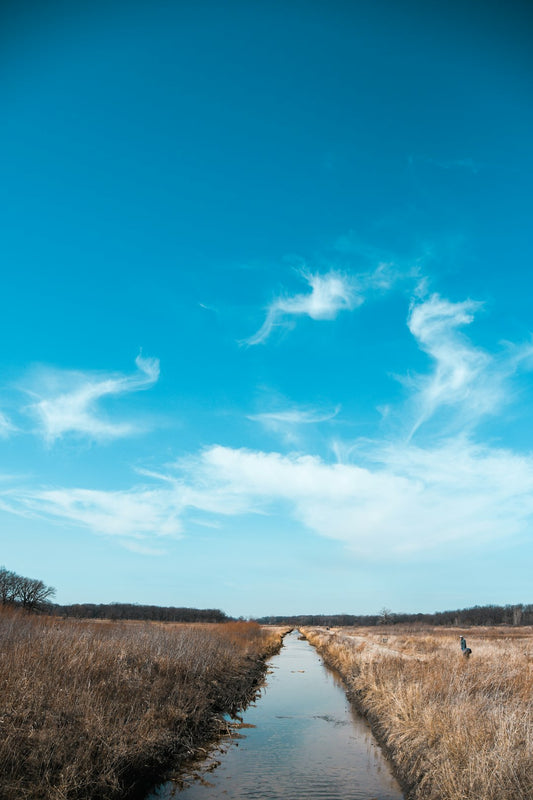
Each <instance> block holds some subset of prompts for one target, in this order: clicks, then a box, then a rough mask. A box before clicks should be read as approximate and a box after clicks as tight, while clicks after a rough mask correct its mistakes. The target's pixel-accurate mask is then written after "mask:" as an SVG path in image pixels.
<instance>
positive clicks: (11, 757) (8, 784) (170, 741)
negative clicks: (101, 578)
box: [0, 610, 280, 800]
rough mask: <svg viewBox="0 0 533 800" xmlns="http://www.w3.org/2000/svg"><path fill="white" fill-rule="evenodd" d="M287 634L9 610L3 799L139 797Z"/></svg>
mask: <svg viewBox="0 0 533 800" xmlns="http://www.w3.org/2000/svg"><path fill="white" fill-rule="evenodd" d="M279 644H280V635H279V631H278V635H275V634H274V633H269V634H267V633H265V632H264V631H262V630H261V629H260V628H259V626H257V625H255V624H253V623H251V624H247V623H235V624H233V623H229V624H227V625H224V624H222V625H220V624H219V625H177V624H160V623H147V622H142V623H131V622H130V623H111V622H98V623H92V622H88V621H86V620H81V621H78V620H76V621H75V620H58V619H54V618H43V617H35V616H31V615H29V614H24V613H20V612H19V613H17V612H13V611H11V612H9V611H5V610H4V611H3V612H2V613H0V689H1V694H0V698H1V699H0V797H1V798H2V800H15V798H16V800H30V799H31V800H87V798H91V800H109V799H110V798H115V797H116V798H118V797H121V798H124V797H128V796H130V795H133V793H134V790H135V787H136V786H137V785H138V783H139V781H144V780H148V779H150V778H151V777H152V778H153V779H154V780H155V779H156V778H157V776H158V774H159V773H160V772H161V771H162V770H163V769H164V768H165V767H166V766H168V765H169V764H170V763H171V762H172V764H173V765H175V764H176V763H179V762H180V761H182V760H183V759H185V758H186V757H187V756H189V755H191V754H192V753H193V752H194V749H195V747H196V746H197V745H198V744H199V743H201V742H202V741H203V740H205V739H206V738H209V737H211V736H213V735H215V734H216V733H217V731H219V730H220V726H221V725H222V713H223V712H230V713H235V712H236V711H237V710H238V708H239V707H241V706H242V705H243V704H244V703H245V702H246V700H247V699H250V697H251V696H252V695H253V693H254V690H255V686H256V682H257V680H258V678H260V676H261V674H262V672H263V670H264V659H265V658H266V657H267V655H269V654H270V653H272V652H274V651H275V650H276V649H277V648H278V647H279Z"/></svg>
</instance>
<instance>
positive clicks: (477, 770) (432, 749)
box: [302, 626, 533, 800]
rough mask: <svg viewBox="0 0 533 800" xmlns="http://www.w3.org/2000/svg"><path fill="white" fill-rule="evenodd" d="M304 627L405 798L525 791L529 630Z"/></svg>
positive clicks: (511, 798) (524, 797) (531, 759)
mask: <svg viewBox="0 0 533 800" xmlns="http://www.w3.org/2000/svg"><path fill="white" fill-rule="evenodd" d="M302 630H303V632H304V633H305V635H306V636H307V638H308V639H309V641H310V642H311V643H312V644H313V645H315V646H316V647H317V649H318V650H319V652H320V653H321V654H322V655H323V657H324V658H325V660H326V661H327V662H328V663H329V664H330V665H331V666H333V667H335V668H336V669H337V670H338V671H339V672H340V673H341V675H342V676H343V678H344V680H345V682H346V685H347V688H348V690H349V693H350V695H351V696H352V698H353V699H354V701H355V702H356V704H357V706H358V707H359V709H360V710H361V711H362V712H363V713H364V714H366V716H367V717H368V718H369V720H370V722H371V724H372V726H373V729H374V731H375V733H376V735H377V737H378V739H379V740H380V741H381V742H382V743H383V745H384V746H385V749H386V750H387V752H388V754H389V755H390V757H391V760H392V762H393V764H394V765H395V767H396V771H397V774H398V776H399V778H400V780H401V781H402V783H403V785H404V787H406V790H407V795H408V796H409V797H410V798H413V800H531V798H533V705H532V696H533V631H532V630H531V628H513V629H509V628H499V629H495V628H491V629H482V628H476V629H471V630H469V631H467V632H464V631H459V630H457V629H454V630H453V631H452V630H450V629H448V630H443V629H429V628H425V629H424V628H422V629H418V630H417V629H415V628H412V629H411V630H409V629H407V630H405V629H404V630H399V629H398V628H397V627H396V626H395V627H394V628H392V627H391V628H390V629H386V628H381V629H379V630H378V629H376V630H374V631H372V632H369V630H368V628H365V629H349V630H342V631H340V630H337V631H329V630H325V629H323V628H322V629H320V628H307V629H302ZM462 632H464V634H465V636H466V637H467V641H468V645H469V647H471V649H472V656H471V657H470V658H469V659H465V658H464V657H463V656H462V654H461V650H460V647H459V634H460V633H462Z"/></svg>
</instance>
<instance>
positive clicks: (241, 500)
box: [18, 437, 533, 558]
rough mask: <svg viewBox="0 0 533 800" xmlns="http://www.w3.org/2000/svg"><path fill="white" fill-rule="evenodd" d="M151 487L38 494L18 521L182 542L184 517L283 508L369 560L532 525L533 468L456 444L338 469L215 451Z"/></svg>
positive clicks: (400, 450)
mask: <svg viewBox="0 0 533 800" xmlns="http://www.w3.org/2000/svg"><path fill="white" fill-rule="evenodd" d="M153 477H154V479H155V480H158V481H160V483H159V486H157V487H156V488H152V489H148V488H147V487H134V488H132V489H131V490H128V491H122V492H103V491H90V490H83V489H60V490H45V491H38V492H27V493H25V495H23V496H19V498H18V503H19V505H20V507H21V510H24V511H25V512H26V513H27V512H28V511H31V512H33V513H36V514H39V515H45V516H48V517H55V518H56V519H61V520H64V521H67V522H70V523H73V524H76V525H81V526H82V527H85V528H89V529H90V530H92V531H95V532H97V533H104V534H108V535H112V536H116V537H119V538H120V539H121V540H124V541H126V542H128V541H129V542H134V543H135V542H136V541H137V540H139V539H141V540H144V539H146V538H154V537H157V538H159V537H160V536H163V535H170V536H177V535H179V534H180V532H182V531H183V532H184V533H185V534H186V533H187V531H188V512H189V511H191V510H193V512H194V517H195V522H194V524H195V525H196V524H198V522H200V521H201V520H202V517H201V516H200V517H199V516H198V515H199V514H201V513H203V514H207V515H208V516H207V517H205V518H204V519H205V520H206V521H207V522H209V519H210V517H212V515H215V517H217V516H218V517H220V515H222V516H233V515H242V514H263V515H265V514H266V515H268V514H273V513H279V511H280V509H283V512H284V513H288V514H289V515H290V516H292V517H293V519H295V520H297V521H298V522H300V523H301V524H302V525H303V526H304V527H305V528H307V529H308V530H309V531H310V532H312V533H314V534H317V535H320V536H324V537H327V538H331V539H336V540H338V541H341V542H343V543H344V544H345V546H346V547H347V548H348V549H350V550H351V551H353V552H354V553H357V554H359V555H361V556H363V557H369V558H386V557H391V558H393V557H398V556H401V555H402V554H413V553H423V552H426V551H431V550H433V549H435V548H442V547H453V548H458V547H459V549H461V548H462V547H463V546H465V545H466V546H471V545H474V546H477V545H479V544H480V543H483V542H487V541H490V540H499V539H506V538H508V537H514V536H517V535H520V534H524V533H525V532H526V531H527V530H528V527H529V526H530V524H531V520H532V518H533V459H532V458H531V457H525V456H517V455H516V454H513V453H512V452H510V451H508V450H504V449H496V448H488V447H481V446H479V445H475V444H473V443H472V442H470V441H469V440H468V439H466V438H464V437H457V438H454V439H449V440H447V441H446V442H444V443H442V444H440V445H439V446H436V447H433V448H420V447H415V446H413V445H407V446H399V445H388V446H379V445H377V444H375V443H366V445H365V446H364V448H363V447H361V448H360V450H359V463H335V464H331V463H327V462H325V461H323V460H322V459H320V458H318V457H316V456H309V455H298V454H294V455H282V454H281V453H276V452H260V451H253V450H246V449H242V448H240V449H233V448H229V447H222V446H214V447H210V448H207V449H206V450H204V451H203V452H201V453H200V454H198V455H197V456H195V457H191V458H189V459H185V460H182V461H180V462H179V463H178V464H176V465H175V467H174V468H173V469H172V470H171V471H170V472H169V473H167V474H153ZM161 479H162V481H163V484H164V485H163V486H161ZM142 546H143V547H145V545H142Z"/></svg>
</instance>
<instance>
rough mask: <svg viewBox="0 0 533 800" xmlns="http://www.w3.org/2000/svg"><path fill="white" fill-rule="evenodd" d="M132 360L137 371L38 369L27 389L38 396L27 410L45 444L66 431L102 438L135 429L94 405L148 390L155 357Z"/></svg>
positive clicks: (153, 379)
mask: <svg viewBox="0 0 533 800" xmlns="http://www.w3.org/2000/svg"><path fill="white" fill-rule="evenodd" d="M135 363H136V365H137V370H138V371H137V373H134V374H132V375H117V374H112V375H103V376H102V375H100V374H94V373H84V372H70V371H60V370H55V369H44V370H40V371H39V373H38V375H37V380H36V382H37V383H38V386H37V388H34V389H33V390H32V391H31V394H33V395H34V396H36V397H38V398H39V399H38V400H37V402H35V403H32V404H31V405H30V406H29V407H28V409H27V410H28V411H29V412H30V413H31V414H32V415H33V416H34V417H35V418H36V420H37V424H38V432H39V433H41V435H42V436H43V438H44V439H45V440H46V441H47V442H48V443H52V442H54V441H55V440H56V439H59V438H61V437H63V436H65V435H66V434H74V435H78V436H86V437H89V438H91V439H94V440H105V439H116V438H120V437H123V436H129V435H131V434H133V433H136V432H138V430H139V428H138V426H136V425H134V424H132V423H130V422H116V421H111V420H108V419H107V418H106V417H105V416H104V413H103V411H102V410H101V408H99V406H98V404H99V402H100V401H102V400H103V399H104V398H106V397H113V396H119V395H122V394H127V393H130V392H137V391H140V390H143V389H148V388H150V387H151V386H153V385H154V384H155V383H156V382H157V380H158V379H159V360H158V359H156V358H145V357H143V356H141V355H139V356H137V358H136V359H135ZM34 383H35V381H34Z"/></svg>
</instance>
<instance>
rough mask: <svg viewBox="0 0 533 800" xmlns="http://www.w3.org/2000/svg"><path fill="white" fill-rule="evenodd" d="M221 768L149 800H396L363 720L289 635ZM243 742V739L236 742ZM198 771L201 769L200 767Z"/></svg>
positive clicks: (312, 655) (164, 788) (310, 651)
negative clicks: (171, 799)
mask: <svg viewBox="0 0 533 800" xmlns="http://www.w3.org/2000/svg"><path fill="white" fill-rule="evenodd" d="M243 723H244V726H243V727H242V728H240V730H238V738H236V739H235V740H234V742H233V743H232V744H231V745H229V746H228V747H227V751H226V752H224V753H218V754H215V758H216V759H219V760H220V764H219V765H218V766H217V767H216V768H215V769H214V770H213V771H207V770H208V769H209V766H210V765H211V766H212V764H213V763H214V761H213V759H212V760H211V761H209V760H208V761H207V762H206V765H205V769H206V772H205V774H204V776H203V779H202V780H201V781H196V782H192V783H190V784H189V785H187V786H186V787H185V788H182V789H178V787H177V786H176V784H174V783H172V782H168V783H165V784H163V785H161V786H160V787H158V789H157V790H156V791H155V792H154V793H152V794H150V796H149V797H148V798H147V800H156V798H157V800H163V799H164V800H167V799H169V798H171V797H179V798H180V800H215V799H216V798H228V800H232V799H233V798H235V800H237V799H238V800H252V799H253V800H302V798H305V800H314V798H317V800H401V798H402V797H403V795H402V793H401V791H400V788H399V786H398V784H397V782H396V781H395V779H394V777H393V776H392V774H391V771H390V768H389V765H388V763H387V762H386V761H385V759H384V757H383V755H382V753H381V750H380V749H379V747H378V745H377V744H376V742H375V740H374V738H373V736H372V733H371V732H370V728H369V727H368V724H367V723H366V722H365V720H364V719H362V718H361V717H359V715H358V714H356V712H355V711H353V710H352V708H351V707H350V704H349V703H348V700H347V699H346V695H345V693H344V690H343V688H342V685H341V683H340V681H339V679H338V677H337V676H336V674H335V673H334V672H332V671H331V670H329V669H328V668H327V667H325V666H324V665H323V663H322V660H321V658H320V657H319V655H318V654H317V653H316V651H315V649H314V648H313V647H311V645H310V644H309V643H308V642H307V641H302V640H300V639H299V638H298V633H297V632H293V633H291V634H290V635H289V636H286V637H285V641H284V647H283V648H282V650H281V652H280V654H279V655H277V656H275V657H274V658H272V659H271V661H270V674H269V675H268V681H267V684H266V686H265V688H264V690H263V691H262V693H261V697H259V698H258V700H257V701H256V703H255V704H254V705H252V706H250V707H249V708H248V709H247V710H246V712H245V713H244V716H243ZM241 737H242V738H241ZM200 772H201V770H200Z"/></svg>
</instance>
